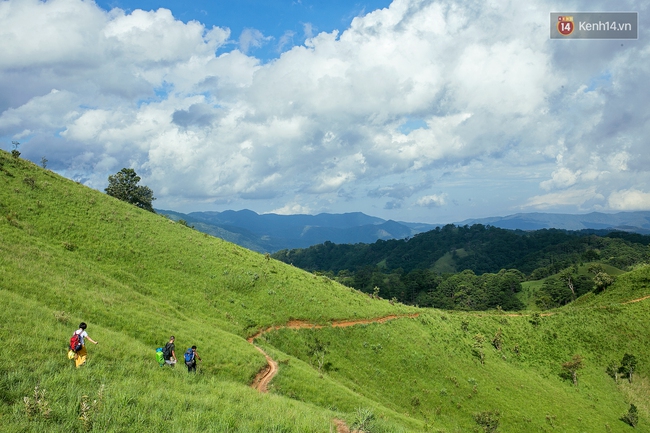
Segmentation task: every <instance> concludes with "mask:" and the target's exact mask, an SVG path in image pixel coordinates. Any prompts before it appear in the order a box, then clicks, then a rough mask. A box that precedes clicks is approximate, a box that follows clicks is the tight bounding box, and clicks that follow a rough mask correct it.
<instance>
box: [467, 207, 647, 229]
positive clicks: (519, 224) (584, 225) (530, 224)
mask: <svg viewBox="0 0 650 433" xmlns="http://www.w3.org/2000/svg"><path fill="white" fill-rule="evenodd" d="M472 224H483V225H491V226H495V227H499V228H502V229H510V230H541V229H548V228H556V229H563V230H620V231H625V232H632V233H640V234H650V212H648V211H638V212H619V213H614V214H606V213H601V212H591V213H588V214H580V215H572V214H552V213H518V214H514V215H508V216H504V217H488V218H473V219H467V220H464V221H461V222H459V223H456V225H472Z"/></svg>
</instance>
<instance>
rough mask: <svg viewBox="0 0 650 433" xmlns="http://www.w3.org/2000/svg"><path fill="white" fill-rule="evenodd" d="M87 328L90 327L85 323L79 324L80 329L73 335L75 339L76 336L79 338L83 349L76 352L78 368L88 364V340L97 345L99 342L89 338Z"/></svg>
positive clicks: (75, 358)
mask: <svg viewBox="0 0 650 433" xmlns="http://www.w3.org/2000/svg"><path fill="white" fill-rule="evenodd" d="M87 326H88V325H86V324H85V323H84V322H81V323H80V324H79V329H77V330H76V331H74V333H73V334H72V336H73V338H74V337H75V335H77V336H78V340H79V344H80V345H81V348H79V349H78V350H76V351H75V352H76V353H75V354H74V365H75V366H76V367H77V368H79V367H81V366H82V365H84V364H85V363H86V359H88V352H87V351H86V340H88V341H90V342H91V343H94V344H97V341H95V340H93V339H92V338H90V337H89V336H88V333H87V332H86V327H87ZM71 341H72V339H71ZM71 349H74V348H71Z"/></svg>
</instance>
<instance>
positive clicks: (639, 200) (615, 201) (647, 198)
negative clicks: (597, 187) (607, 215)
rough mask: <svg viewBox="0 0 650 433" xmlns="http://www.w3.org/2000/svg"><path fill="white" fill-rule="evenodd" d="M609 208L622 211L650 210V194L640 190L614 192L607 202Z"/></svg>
mask: <svg viewBox="0 0 650 433" xmlns="http://www.w3.org/2000/svg"><path fill="white" fill-rule="evenodd" d="M607 202H608V204H609V207H610V208H611V209H615V210H621V211H633V210H650V193H647V192H643V191H639V190H638V189H628V190H624V191H614V192H613V193H611V194H610V195H609V198H608V200H607Z"/></svg>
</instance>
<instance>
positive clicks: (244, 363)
mask: <svg viewBox="0 0 650 433" xmlns="http://www.w3.org/2000/svg"><path fill="white" fill-rule="evenodd" d="M649 283H650V271H649V268H647V267H641V268H639V269H637V270H635V271H633V272H630V273H627V274H624V275H621V276H619V277H618V280H617V282H616V283H615V285H614V286H612V287H611V288H608V289H607V291H605V292H604V293H601V294H598V295H593V294H592V295H587V296H586V297H584V298H583V299H580V300H579V302H577V303H576V304H575V305H574V306H568V307H565V308H562V309H559V310H557V311H553V312H550V313H552V314H551V315H542V316H535V315H533V313H534V312H524V314H522V315H520V316H508V315H505V314H503V313H500V312H491V313H490V312H488V313H485V312H482V313H459V312H456V313H452V312H444V311H438V310H426V309H416V308H412V307H407V306H403V305H399V304H394V305H393V304H391V303H389V302H388V301H385V300H376V299H371V298H370V297H369V296H368V295H365V294H362V293H359V292H357V291H354V290H352V289H349V288H347V287H344V286H341V285H339V284H337V283H335V282H333V281H331V280H329V279H327V278H324V277H321V276H315V275H312V274H309V273H306V272H303V271H301V270H299V269H296V268H294V267H292V266H289V265H284V264H282V263H279V262H277V261H275V260H273V259H270V258H269V257H267V256H265V255H263V254H258V253H254V252H251V251H248V250H245V249H243V248H240V247H238V246H236V245H233V244H230V243H227V242H225V241H222V240H220V239H217V238H213V237H210V236H207V235H204V234H202V233H199V232H197V231H195V230H192V229H190V228H188V227H185V226H183V225H181V224H178V223H174V222H172V221H170V220H168V219H166V218H164V217H162V216H160V215H155V214H152V213H149V212H146V211H142V210H140V209H137V208H135V207H133V206H131V205H129V204H126V203H123V202H120V201H118V200H116V199H113V198H112V197H108V196H106V195H105V194H102V193H101V192H98V191H94V190H91V189H89V188H87V187H85V186H83V185H80V184H77V183H75V182H72V181H70V180H67V179H64V178H62V177H60V176H58V175H56V174H55V173H52V172H50V171H48V170H44V169H42V168H40V167H38V166H36V165H34V164H32V163H30V162H27V161H24V160H21V159H16V158H13V157H12V156H11V155H9V154H7V153H6V152H0V306H1V307H2V308H0V341H2V351H3V355H2V357H0V426H2V427H0V430H2V431H11V432H13V431H16V432H18V431H20V432H23V431H24V432H42V431H66V432H69V431H101V432H104V431H115V432H118V431H119V432H129V431H134V432H135V431H138V432H141V431H156V430H161V431H172V432H190V431H191V432H194V431H214V432H331V431H335V427H334V420H335V419H343V420H345V421H346V422H347V424H348V425H349V426H352V425H353V424H355V422H356V425H357V426H362V427H364V429H365V430H366V431H372V432H406V431H415V432H419V431H422V432H425V431H432V432H465V431H470V432H471V431H488V430H484V426H482V425H481V424H480V423H478V422H477V421H476V415H477V414H480V413H484V412H493V413H497V412H498V419H499V426H498V430H497V431H501V432H522V431H563V432H566V431H576V432H583V431H584V432H597V431H603V432H607V431H612V432H617V431H621V432H625V431H631V427H630V426H629V425H627V424H625V423H624V422H622V421H621V420H620V419H619V418H620V417H621V416H622V415H623V414H624V413H626V411H627V410H628V408H629V405H630V403H633V404H635V405H636V406H637V407H638V408H639V422H638V425H637V428H636V431H650V427H648V426H649V425H650V423H649V422H648V416H650V414H649V410H650V403H649V396H648V390H649V389H650V388H649V387H648V365H649V363H650V354H649V353H648V352H649V351H648V347H649V344H648V343H649V342H648V333H649V331H650V326H649V319H648V317H649V316H648V313H649V312H648V308H649V306H650V301H648V302H644V301H642V302H637V303H632V304H625V303H624V302H626V301H628V300H631V299H637V298H641V297H643V296H646V295H649V294H650V289H649ZM413 313H418V314H419V316H418V317H416V318H410V319H409V318H402V319H397V320H393V321H389V322H386V323H383V324H367V325H357V326H353V327H349V328H331V327H327V326H326V327H324V328H319V329H302V330H291V329H280V330H275V331H269V332H267V333H265V334H263V335H262V336H261V337H260V338H258V339H257V340H256V344H259V345H260V346H261V347H262V348H263V349H264V350H265V351H266V352H267V353H268V354H269V355H271V356H272V357H273V358H274V359H275V360H276V361H278V363H279V365H280V372H279V374H278V376H276V377H275V378H274V379H273V381H272V382H271V386H270V392H269V393H268V394H261V393H259V392H257V391H255V390H253V389H251V388H250V386H249V385H250V383H251V382H252V380H253V378H254V376H255V375H256V374H257V373H258V372H259V371H260V369H262V368H263V367H264V366H265V365H266V361H265V358H264V357H263V356H262V354H260V353H259V352H258V351H257V350H255V348H254V347H253V346H252V345H251V344H249V343H248V342H247V341H246V338H247V337H249V336H251V335H253V334H255V333H256V332H258V331H259V330H263V329H267V328H269V327H271V326H277V325H284V324H286V323H288V322H289V321H290V320H294V319H298V320H304V321H308V322H311V323H314V324H320V325H327V324H328V323H330V322H332V321H336V320H343V319H350V320H354V319H362V318H379V317H384V316H387V315H405V314H413ZM81 321H85V322H86V323H88V333H89V335H90V336H91V337H92V338H93V339H95V340H97V341H99V344H98V345H92V344H89V345H88V346H89V347H88V352H89V360H88V362H87V364H86V365H85V366H83V367H82V368H80V369H75V368H74V366H73V364H72V363H71V361H70V360H68V359H67V357H66V345H67V341H68V339H69V337H70V335H71V333H72V332H73V331H74V330H75V329H76V328H77V326H78V324H79V322H81ZM172 334H173V335H175V336H176V346H177V347H176V351H177V355H178V356H179V358H180V357H181V354H182V352H183V351H184V350H185V349H186V348H187V347H189V346H191V345H197V346H198V351H199V353H200V355H201V357H202V358H203V362H202V363H200V366H199V372H198V374H197V375H188V373H187V371H186V369H185V367H184V365H182V362H181V363H179V365H177V366H176V367H175V368H174V369H172V368H168V367H165V368H160V367H159V366H158V364H157V363H156V361H155V357H154V351H155V349H156V347H159V346H161V345H163V344H164V343H165V341H166V340H167V339H168V338H169V336H170V335H172ZM497 334H499V335H500V341H501V347H500V350H497V349H496V348H495V346H494V344H493V340H494V338H495V336H496V335H497ZM625 353H631V354H634V355H635V356H636V358H637V359H638V367H637V372H636V374H635V376H634V380H633V382H632V383H629V382H628V381H627V379H619V381H618V383H616V382H615V381H614V379H613V378H611V377H610V376H609V375H607V373H606V367H607V366H608V365H609V363H611V362H620V360H621V358H622V356H623V355H624V354H625ZM575 354H580V355H581V356H582V357H583V358H584V367H583V368H582V369H581V370H580V371H579V372H578V378H579V382H578V386H577V387H575V386H573V384H572V383H571V381H570V380H567V379H566V378H563V377H562V373H563V370H562V363H564V362H567V361H569V360H570V359H571V357H572V356H573V355H575ZM481 359H482V362H481ZM364 416H365V418H364Z"/></svg>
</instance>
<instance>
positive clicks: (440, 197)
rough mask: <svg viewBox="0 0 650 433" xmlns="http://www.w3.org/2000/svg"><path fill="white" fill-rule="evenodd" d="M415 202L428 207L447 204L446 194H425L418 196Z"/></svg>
mask: <svg viewBox="0 0 650 433" xmlns="http://www.w3.org/2000/svg"><path fill="white" fill-rule="evenodd" d="M416 204H417V205H418V206H422V207H428V208H432V207H440V206H444V205H446V204H447V194H433V195H427V196H424V197H421V198H419V199H418V201H417V202H416Z"/></svg>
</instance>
